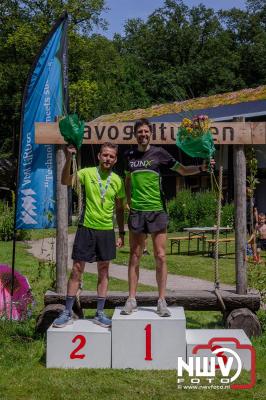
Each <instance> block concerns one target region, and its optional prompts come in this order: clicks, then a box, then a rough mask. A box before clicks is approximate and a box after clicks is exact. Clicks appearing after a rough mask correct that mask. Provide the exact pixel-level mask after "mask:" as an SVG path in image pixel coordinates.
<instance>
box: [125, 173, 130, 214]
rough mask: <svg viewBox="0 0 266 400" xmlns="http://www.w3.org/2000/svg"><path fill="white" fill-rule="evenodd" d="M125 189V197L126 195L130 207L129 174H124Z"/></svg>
mask: <svg viewBox="0 0 266 400" xmlns="http://www.w3.org/2000/svg"><path fill="white" fill-rule="evenodd" d="M125 191H126V197H127V204H128V206H129V207H130V204H131V178H130V174H128V175H126V179H125Z"/></svg>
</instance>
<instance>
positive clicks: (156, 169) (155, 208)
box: [121, 119, 207, 317]
mask: <svg viewBox="0 0 266 400" xmlns="http://www.w3.org/2000/svg"><path fill="white" fill-rule="evenodd" d="M134 133H135V136H136V139H137V143H138V147H137V148H136V149H131V150H129V151H128V152H127V153H126V154H125V159H126V196H127V203H128V205H129V207H130V213H129V219H128V227H129V241H130V258H129V271H128V275H129V298H128V299H127V301H126V304H125V307H124V308H123V310H122V311H121V314H124V315H128V314H131V313H132V312H133V311H136V310H137V303H136V299H135V296H136V291H137V284H138V277H139V263H140V258H141V256H142V254H143V248H144V243H145V239H146V237H147V234H148V233H149V234H150V235H151V237H152V241H153V251H154V257H155V261H156V280H157V284H158V290H159V299H158V305H157V312H158V314H159V315H160V316H161V317H169V316H170V315H171V314H170V311H169V310H168V309H167V304H166V301H165V290H166V280H167V265H166V257H165V247H166V228H167V224H168V215H167V213H166V211H165V205H164V199H163V195H162V190H161V174H160V168H161V167H162V166H166V167H168V168H169V169H171V170H173V171H176V172H178V173H179V174H181V175H195V174H199V173H200V172H202V171H206V170H207V164H206V163H205V162H204V163H203V164H202V165H199V166H198V165H197V166H195V165H191V166H184V165H182V164H180V163H179V162H178V161H176V160H175V159H174V158H173V157H172V156H171V154H169V153H168V152H167V151H166V150H164V149H163V148H161V147H156V146H151V145H150V139H151V127H150V123H149V121H148V120H146V119H142V120H140V121H137V122H136V123H135V126H134Z"/></svg>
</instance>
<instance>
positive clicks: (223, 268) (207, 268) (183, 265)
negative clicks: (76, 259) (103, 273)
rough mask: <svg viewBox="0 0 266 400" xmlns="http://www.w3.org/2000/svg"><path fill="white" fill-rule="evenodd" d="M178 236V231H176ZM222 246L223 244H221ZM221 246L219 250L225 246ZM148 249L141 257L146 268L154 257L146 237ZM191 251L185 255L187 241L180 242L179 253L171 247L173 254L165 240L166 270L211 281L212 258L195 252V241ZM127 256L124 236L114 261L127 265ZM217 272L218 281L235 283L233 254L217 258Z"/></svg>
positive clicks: (142, 265) (230, 246) (229, 247)
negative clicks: (145, 254) (121, 246)
mask: <svg viewBox="0 0 266 400" xmlns="http://www.w3.org/2000/svg"><path fill="white" fill-rule="evenodd" d="M171 236H177V234H169V235H168V237H171ZM178 236H180V233H178ZM222 246H224V245H222ZM222 246H221V251H224V250H225V248H224V247H222ZM233 246H234V245H232V244H230V245H229V246H228V252H233ZM148 249H149V252H150V254H151V255H150V256H145V257H142V259H141V263H140V265H141V267H143V268H147V269H154V268H155V264H154V258H153V255H152V254H153V253H152V241H151V238H149V239H148ZM191 251H192V252H193V255H189V256H188V255H187V242H184V243H181V254H180V255H178V254H177V247H176V248H173V252H174V254H170V242H169V240H168V241H167V250H166V253H167V265H168V272H169V273H171V274H176V275H183V276H192V277H194V278H200V279H205V280H208V281H211V282H212V281H213V279H214V259H213V258H211V257H208V256H202V255H201V254H196V241H194V242H193V241H192V244H191ZM128 257H129V246H128V238H126V245H125V247H123V248H122V249H121V250H119V251H118V252H117V257H116V259H115V261H114V262H115V263H117V264H121V265H127V263H128ZM219 273H220V282H222V283H228V284H235V258H234V255H227V256H226V257H221V258H220V259H219Z"/></svg>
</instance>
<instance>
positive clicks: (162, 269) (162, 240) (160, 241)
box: [151, 232, 167, 299]
mask: <svg viewBox="0 0 266 400" xmlns="http://www.w3.org/2000/svg"><path fill="white" fill-rule="evenodd" d="M151 237H152V242H153V253H154V258H155V261H156V280H157V285H158V291H159V298H160V299H164V298H165V288H166V281H167V265H166V256H165V246H166V232H155V233H153V234H152V235H151Z"/></svg>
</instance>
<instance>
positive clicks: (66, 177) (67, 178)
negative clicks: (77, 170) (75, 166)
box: [61, 146, 77, 186]
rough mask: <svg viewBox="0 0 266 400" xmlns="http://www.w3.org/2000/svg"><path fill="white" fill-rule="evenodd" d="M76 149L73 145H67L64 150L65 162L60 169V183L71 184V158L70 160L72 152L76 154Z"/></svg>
mask: <svg viewBox="0 0 266 400" xmlns="http://www.w3.org/2000/svg"><path fill="white" fill-rule="evenodd" d="M76 152H77V151H76V149H75V148H74V146H69V147H67V151H66V162H65V165H64V167H63V170H62V176H61V183H62V185H67V186H71V185H72V181H73V175H71V174H70V170H71V160H72V154H76Z"/></svg>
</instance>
